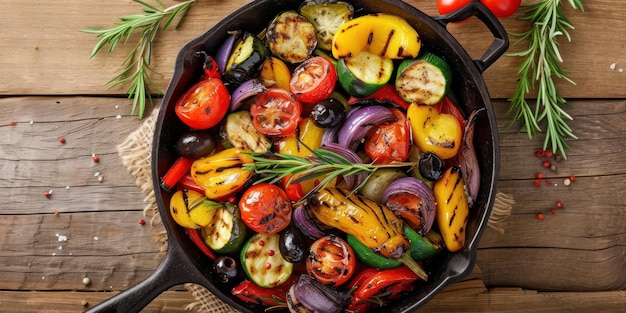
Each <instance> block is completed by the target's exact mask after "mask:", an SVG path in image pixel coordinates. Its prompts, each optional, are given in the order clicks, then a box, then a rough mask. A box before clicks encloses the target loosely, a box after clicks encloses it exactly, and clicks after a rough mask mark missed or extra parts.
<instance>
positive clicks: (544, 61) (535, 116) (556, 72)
mask: <svg viewBox="0 0 626 313" xmlns="http://www.w3.org/2000/svg"><path fill="white" fill-rule="evenodd" d="M568 1H569V3H570V4H571V5H572V7H574V9H578V10H580V11H583V10H584V8H583V5H582V0H568ZM561 5H562V0H541V1H539V2H537V3H535V4H531V5H527V6H525V15H524V16H523V17H521V19H523V20H526V21H529V22H530V25H531V28H530V29H529V30H528V31H526V32H523V33H520V34H512V35H514V36H517V37H519V39H518V40H517V41H516V42H514V45H518V44H520V43H522V42H525V41H527V42H528V48H527V49H525V50H523V51H520V52H517V53H512V54H510V55H512V56H519V57H523V58H524V60H523V62H522V64H521V66H520V69H519V70H518V72H517V74H518V75H519V76H520V78H519V80H518V85H517V88H516V90H515V93H514V95H513V97H512V98H511V99H509V101H510V105H509V110H508V113H511V112H514V116H513V119H512V121H511V123H510V124H509V126H511V125H512V124H513V123H514V122H515V121H520V122H521V128H522V129H523V130H524V131H526V133H527V134H528V137H529V138H531V139H532V138H533V137H535V135H536V133H537V131H541V127H540V126H539V124H540V123H541V122H542V121H543V120H545V121H546V131H545V140H544V143H543V148H544V149H546V148H549V147H550V148H552V150H553V151H555V152H558V153H560V154H561V155H562V156H563V158H567V156H566V154H565V150H566V149H569V148H570V147H569V144H568V142H567V139H568V138H573V139H576V138H577V137H576V136H575V135H574V133H573V131H572V129H571V128H570V127H569V125H568V124H567V121H571V120H572V116H571V115H569V114H568V113H567V112H566V111H565V109H564V108H563V106H565V105H568V103H567V101H566V100H565V99H564V98H563V97H561V96H560V95H559V92H558V90H557V88H556V86H555V84H554V80H553V78H561V79H564V80H566V81H568V82H570V83H572V84H575V83H574V82H573V81H572V80H571V79H569V78H567V77H566V76H565V75H564V73H565V72H566V71H565V70H564V69H562V68H561V65H560V64H561V63H562V62H563V59H562V58H561V54H560V52H559V43H558V37H559V36H565V37H566V38H567V40H568V41H571V37H570V36H569V33H568V30H571V29H574V26H573V25H572V24H571V23H570V22H569V21H568V20H567V18H566V17H565V15H564V14H563V11H562V8H561ZM535 89H536V90H537V99H536V103H535V108H534V109H533V108H531V106H530V104H529V103H528V101H527V100H526V95H527V94H528V93H529V92H531V91H532V90H535Z"/></svg>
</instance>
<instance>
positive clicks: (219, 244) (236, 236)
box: [202, 203, 247, 254]
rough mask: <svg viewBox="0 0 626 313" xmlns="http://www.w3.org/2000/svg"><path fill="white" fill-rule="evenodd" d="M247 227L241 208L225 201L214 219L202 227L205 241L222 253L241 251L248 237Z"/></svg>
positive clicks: (214, 249)
mask: <svg viewBox="0 0 626 313" xmlns="http://www.w3.org/2000/svg"><path fill="white" fill-rule="evenodd" d="M246 233H247V228H246V225H245V224H244V223H243V221H242V220H241V214H240V212H239V208H237V206H235V205H234V204H232V203H225V204H224V205H223V206H222V207H220V208H218V209H217V211H215V215H213V219H212V220H211V222H210V223H209V225H207V226H206V227H204V228H202V237H203V238H204V242H205V243H206V244H207V246H209V247H210V248H211V249H213V251H215V252H217V253H222V254H228V253H234V252H237V251H239V249H240V248H241V246H242V245H243V243H244V242H245V239H246Z"/></svg>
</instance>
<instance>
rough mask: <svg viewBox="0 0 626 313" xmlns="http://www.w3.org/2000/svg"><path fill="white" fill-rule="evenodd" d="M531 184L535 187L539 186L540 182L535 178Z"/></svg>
mask: <svg viewBox="0 0 626 313" xmlns="http://www.w3.org/2000/svg"><path fill="white" fill-rule="evenodd" d="M533 184H534V185H535V187H539V186H541V182H540V181H539V180H535V182H534V183H533Z"/></svg>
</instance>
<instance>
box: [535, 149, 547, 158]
mask: <svg viewBox="0 0 626 313" xmlns="http://www.w3.org/2000/svg"><path fill="white" fill-rule="evenodd" d="M545 155H546V152H545V151H543V149H541V148H539V149H537V151H535V157H538V158H543V157H544V156H545Z"/></svg>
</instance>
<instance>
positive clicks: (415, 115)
mask: <svg viewBox="0 0 626 313" xmlns="http://www.w3.org/2000/svg"><path fill="white" fill-rule="evenodd" d="M406 117H407V119H408V120H409V124H410V125H411V130H412V133H413V142H415V144H416V145H417V147H418V148H419V150H420V151H421V152H432V153H434V154H436V155H437V156H438V157H439V158H441V159H442V160H446V159H450V158H452V157H454V156H456V154H457V152H458V151H459V148H460V147H461V138H462V137H463V128H461V123H459V121H458V120H457V119H456V117H454V116H453V115H451V114H447V113H439V111H437V109H436V108H435V107H434V106H431V105H423V104H416V103H413V104H411V105H410V106H409V109H408V110H407V113H406Z"/></svg>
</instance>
